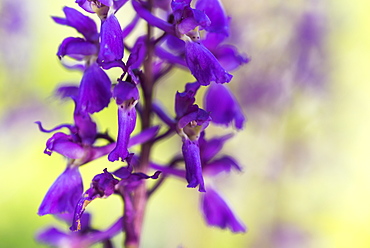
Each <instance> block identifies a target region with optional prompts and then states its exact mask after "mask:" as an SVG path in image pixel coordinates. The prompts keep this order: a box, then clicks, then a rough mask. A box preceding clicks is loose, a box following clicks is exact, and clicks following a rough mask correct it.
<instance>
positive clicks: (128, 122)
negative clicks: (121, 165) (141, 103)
mask: <svg viewBox="0 0 370 248" xmlns="http://www.w3.org/2000/svg"><path fill="white" fill-rule="evenodd" d="M135 125H136V110H135V108H131V109H129V110H128V109H125V108H120V107H119V108H118V137H117V144H116V147H115V148H114V149H113V151H112V152H111V153H110V154H109V155H108V160H109V161H111V162H113V161H116V160H119V158H121V160H122V161H123V160H125V159H126V157H127V156H128V155H129V152H128V149H127V148H128V142H129V139H130V135H131V133H132V132H133V131H134V129H135Z"/></svg>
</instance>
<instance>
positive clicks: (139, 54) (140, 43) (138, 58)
mask: <svg viewBox="0 0 370 248" xmlns="http://www.w3.org/2000/svg"><path fill="white" fill-rule="evenodd" d="M145 40H146V36H140V37H139V38H138V39H137V40H136V42H135V45H134V47H133V48H132V50H131V54H130V57H129V58H128V60H127V67H130V68H132V69H137V68H140V66H141V64H142V63H143V61H144V59H145V56H146V45H145Z"/></svg>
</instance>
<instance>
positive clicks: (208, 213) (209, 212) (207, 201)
mask: <svg viewBox="0 0 370 248" xmlns="http://www.w3.org/2000/svg"><path fill="white" fill-rule="evenodd" d="M201 209H202V211H203V215H204V218H205V220H206V222H207V224H208V225H210V226H216V227H219V228H222V229H225V228H229V229H230V230H231V231H232V232H234V233H237V232H246V230H247V228H246V226H245V225H244V223H242V222H241V221H240V220H238V219H237V217H236V216H235V214H234V213H233V211H232V210H231V209H230V207H229V206H228V204H227V203H226V202H225V201H224V199H222V198H221V196H220V195H219V194H218V193H217V192H216V191H214V190H213V189H212V188H208V190H207V192H206V193H205V194H202V195H201Z"/></svg>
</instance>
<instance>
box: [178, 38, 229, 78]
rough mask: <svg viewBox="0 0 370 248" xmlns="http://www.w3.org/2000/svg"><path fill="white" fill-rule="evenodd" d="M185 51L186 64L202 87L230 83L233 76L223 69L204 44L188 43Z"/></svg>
mask: <svg viewBox="0 0 370 248" xmlns="http://www.w3.org/2000/svg"><path fill="white" fill-rule="evenodd" d="M185 49H186V50H185V51H186V52H185V59H186V63H187V65H188V67H189V69H190V71H191V74H193V76H194V77H195V78H196V79H197V80H198V82H199V83H200V84H201V85H209V84H210V83H211V82H216V83H218V84H223V83H228V82H230V80H231V79H232V77H233V76H232V75H230V74H229V73H227V72H226V71H225V69H224V68H222V66H221V65H220V63H219V62H218V60H217V59H216V57H215V56H214V55H213V54H212V53H211V52H210V51H209V50H208V49H207V48H206V47H204V46H203V45H202V44H200V43H197V42H186V45H185Z"/></svg>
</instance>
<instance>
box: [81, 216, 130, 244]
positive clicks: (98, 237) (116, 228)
mask: <svg viewBox="0 0 370 248" xmlns="http://www.w3.org/2000/svg"><path fill="white" fill-rule="evenodd" d="M122 229H123V220H122V218H119V219H118V220H117V221H116V222H115V223H113V225H112V226H111V227H109V228H108V229H106V230H105V231H102V232H97V233H94V235H91V236H89V237H88V240H89V243H91V244H95V243H97V242H99V241H103V240H105V239H109V238H112V237H114V236H115V235H116V234H118V233H119V232H122Z"/></svg>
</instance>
